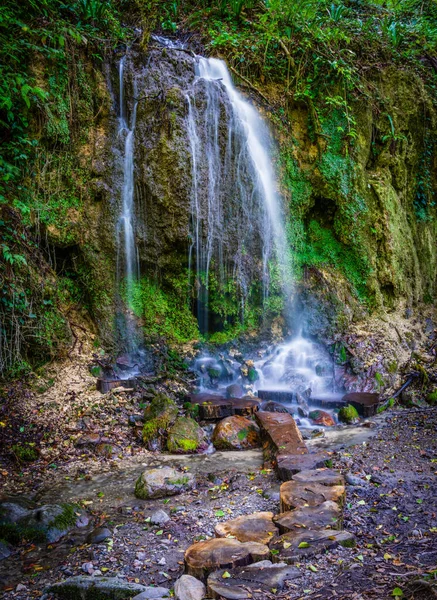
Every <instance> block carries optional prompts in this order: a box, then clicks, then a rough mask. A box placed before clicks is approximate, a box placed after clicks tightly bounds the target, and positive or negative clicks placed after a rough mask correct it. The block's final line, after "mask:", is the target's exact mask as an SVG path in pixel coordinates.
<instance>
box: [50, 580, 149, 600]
mask: <svg viewBox="0 0 437 600" xmlns="http://www.w3.org/2000/svg"><path fill="white" fill-rule="evenodd" d="M146 590H147V588H146V587H145V586H144V585H140V584H138V583H129V582H127V581H125V580H124V579H118V578H117V577H89V576H86V575H78V576H76V577H69V578H68V579H66V580H65V581H61V582H60V583H55V584H54V585H51V586H50V587H48V588H47V589H46V590H45V592H47V593H49V592H50V593H52V594H54V595H55V596H56V597H57V598H61V599H62V600H77V598H80V599H81V600H97V598H99V599H100V598H101V599H102V600H103V599H105V600H126V598H132V597H134V596H137V595H138V594H140V593H141V592H144V591H146Z"/></svg>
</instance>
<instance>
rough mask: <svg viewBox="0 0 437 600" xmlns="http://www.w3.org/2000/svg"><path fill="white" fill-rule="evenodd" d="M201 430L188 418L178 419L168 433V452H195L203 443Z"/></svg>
mask: <svg viewBox="0 0 437 600" xmlns="http://www.w3.org/2000/svg"><path fill="white" fill-rule="evenodd" d="M204 437H205V436H204V432H203V429H202V428H201V427H200V426H199V425H198V424H197V423H196V421H194V419H191V418H190V417H178V418H177V419H176V421H175V422H174V424H173V425H172V426H171V428H170V429H169V431H168V438H167V450H168V451H169V452H195V451H196V450H197V449H198V448H199V446H200V445H201V444H202V443H203V442H204V441H205V439H204Z"/></svg>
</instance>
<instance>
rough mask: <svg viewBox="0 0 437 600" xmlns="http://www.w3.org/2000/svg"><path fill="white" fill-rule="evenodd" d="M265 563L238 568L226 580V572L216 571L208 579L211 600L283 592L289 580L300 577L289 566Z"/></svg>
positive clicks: (297, 572) (240, 599) (228, 599)
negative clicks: (213, 599)
mask: <svg viewBox="0 0 437 600" xmlns="http://www.w3.org/2000/svg"><path fill="white" fill-rule="evenodd" d="M269 562H270V561H263V563H262V566H259V567H258V564H259V563H255V564H253V565H249V566H248V567H237V568H236V569H232V570H231V571H230V572H229V575H230V577H227V578H224V577H223V574H224V573H225V571H224V570H220V571H216V572H215V573H212V574H211V575H210V576H209V577H208V583H207V589H208V595H209V597H211V598H220V599H221V598H223V599H224V600H243V599H245V598H252V597H253V592H254V591H255V590H256V591H257V592H258V593H260V592H261V593H263V592H264V593H268V594H269V597H270V594H271V592H272V589H276V590H282V589H283V587H284V584H285V582H286V581H287V580H289V579H294V578H296V577H299V576H300V572H299V571H298V570H297V569H295V568H293V567H289V566H287V565H283V566H282V565H275V564H265V563H269Z"/></svg>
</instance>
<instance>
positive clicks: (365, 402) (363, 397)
mask: <svg viewBox="0 0 437 600" xmlns="http://www.w3.org/2000/svg"><path fill="white" fill-rule="evenodd" d="M341 400H342V402H345V404H351V405H352V406H353V407H355V408H356V409H357V411H358V413H359V414H360V415H361V416H363V417H373V416H374V415H376V411H377V408H378V404H379V394H370V393H368V392H352V393H350V394H345V395H344V396H343V398H342V399H341Z"/></svg>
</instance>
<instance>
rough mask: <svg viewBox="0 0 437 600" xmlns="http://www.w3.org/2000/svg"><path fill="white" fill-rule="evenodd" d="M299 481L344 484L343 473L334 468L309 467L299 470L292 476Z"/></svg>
mask: <svg viewBox="0 0 437 600" xmlns="http://www.w3.org/2000/svg"><path fill="white" fill-rule="evenodd" d="M292 479H293V481H298V482H300V483H321V484H322V485H344V477H343V475H342V474H341V473H340V472H339V471H337V470H336V469H311V470H304V471H300V473H296V474H295V475H293V477H292Z"/></svg>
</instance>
